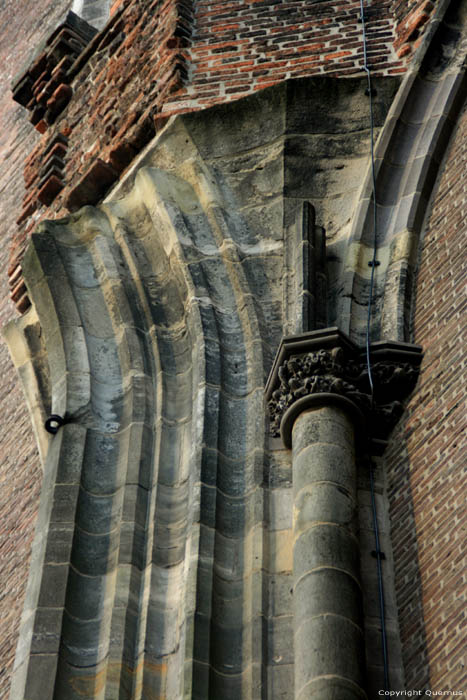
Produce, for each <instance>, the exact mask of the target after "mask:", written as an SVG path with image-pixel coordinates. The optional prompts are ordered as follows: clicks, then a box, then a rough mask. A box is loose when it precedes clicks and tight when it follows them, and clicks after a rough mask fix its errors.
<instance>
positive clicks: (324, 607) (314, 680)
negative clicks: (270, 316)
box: [266, 328, 421, 700]
mask: <svg viewBox="0 0 467 700" xmlns="http://www.w3.org/2000/svg"><path fill="white" fill-rule="evenodd" d="M420 361H421V349H420V348H419V347H418V346H414V345H409V344H407V343H395V342H389V341H384V342H378V343H373V345H372V346H371V371H372V379H373V392H371V390H370V382H369V380H368V366H367V359H366V350H365V349H364V348H359V347H358V346H356V345H355V344H354V343H353V342H352V341H351V340H350V339H349V338H348V337H347V336H345V335H344V334H343V333H341V332H340V331H339V329H337V328H326V329H324V330H320V331H310V332H308V333H303V334H302V335H297V336H292V337H288V338H284V339H283V340H282V342H281V344H280V347H279V350H278V352H277V356H276V360H275V362H274V366H273V368H272V371H271V375H270V377H269V380H268V383H267V386H266V398H267V401H268V407H269V414H270V418H271V431H272V434H273V435H279V434H280V435H281V437H282V440H283V442H284V444H285V446H286V447H288V448H291V449H292V478H293V495H294V513H293V530H294V532H293V534H294V540H293V541H294V544H293V547H294V551H293V576H294V592H293V593H294V658H295V694H294V697H295V700H309V699H312V700H363V699H365V698H367V695H366V693H365V686H366V678H365V667H364V637H363V619H362V616H363V613H362V607H363V606H362V591H361V587H360V583H359V579H360V564H359V544H358V539H357V536H358V532H357V530H358V512H357V501H356V490H357V474H356V450H357V449H358V450H360V451H361V452H368V453H378V454H381V452H382V450H383V449H384V445H385V444H386V440H387V437H388V435H389V432H390V430H391V429H392V427H393V426H394V424H395V422H396V421H397V420H398V418H399V417H400V415H401V412H402V404H401V403H400V401H401V399H403V398H404V397H405V396H407V395H408V394H409V393H410V391H411V389H412V388H413V386H414V385H415V382H416V380H417V376H418V367H419V365H420Z"/></svg>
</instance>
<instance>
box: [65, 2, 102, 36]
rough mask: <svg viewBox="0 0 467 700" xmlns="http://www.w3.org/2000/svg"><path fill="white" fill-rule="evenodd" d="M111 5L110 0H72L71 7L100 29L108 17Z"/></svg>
mask: <svg viewBox="0 0 467 700" xmlns="http://www.w3.org/2000/svg"><path fill="white" fill-rule="evenodd" d="M111 5H112V0H74V2H73V5H72V7H71V9H72V11H73V12H74V13H75V14H77V15H79V17H81V18H82V19H84V20H86V22H89V24H92V26H93V27H96V29H102V28H103V27H104V25H105V24H106V22H107V20H108V19H109V16H110V7H111Z"/></svg>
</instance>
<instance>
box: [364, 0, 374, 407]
mask: <svg viewBox="0 0 467 700" xmlns="http://www.w3.org/2000/svg"><path fill="white" fill-rule="evenodd" d="M360 13H361V19H362V28H363V70H364V71H365V73H366V75H367V79H368V89H367V90H368V97H369V100H370V143H371V176H372V180H373V259H372V261H371V263H370V265H371V276H370V290H369V295H368V313H367V322H366V364H367V371H368V382H369V384H370V394H371V400H372V401H373V392H374V386H373V375H372V372H371V361H370V325H371V307H372V305H373V290H374V285H375V268H376V250H377V205H376V173H375V150H374V131H375V126H374V114H373V89H372V85H371V73H370V69H369V67H368V56H367V44H366V26H365V12H364V9H363V0H360Z"/></svg>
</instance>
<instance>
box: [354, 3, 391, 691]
mask: <svg viewBox="0 0 467 700" xmlns="http://www.w3.org/2000/svg"><path fill="white" fill-rule="evenodd" d="M360 14H361V20H362V28H363V69H364V71H365V73H366V75H367V79H368V89H367V92H368V98H369V101H370V139H371V175H372V180H373V258H372V260H371V262H370V263H369V264H370V266H371V276H370V289H369V293H368V313H367V322H366V366H367V373H368V382H369V385H370V395H371V403H372V404H373V400H374V385H373V375H372V371H371V357H370V331H371V310H372V305H373V292H374V284H375V269H376V252H377V244H378V241H377V223H378V222H377V203H376V173H375V153H374V114H373V90H372V85H371V72H370V68H369V66H368V56H367V42H366V26H365V12H364V7H363V0H360ZM370 492H371V505H372V510H373V530H374V535H375V548H376V552H375V556H376V562H377V572H378V595H379V613H380V623H381V646H382V652H383V666H384V690H386V691H388V690H389V664H388V648H387V635H386V619H385V618H386V615H385V606H384V588H383V567H382V564H381V560H382V557H383V555H382V552H381V550H380V542H379V528H378V517H377V512H376V497H375V483H374V473H373V463H372V462H371V461H370Z"/></svg>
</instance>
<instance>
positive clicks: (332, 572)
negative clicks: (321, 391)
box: [292, 405, 366, 700]
mask: <svg viewBox="0 0 467 700" xmlns="http://www.w3.org/2000/svg"><path fill="white" fill-rule="evenodd" d="M292 455H293V457H292V459H293V493H294V514H293V515H294V517H293V527H294V553H293V574H294V592H293V596H294V618H295V619H294V647H295V698H296V700H308V698H313V699H316V700H318V699H320V700H330V699H331V698H336V699H337V698H338V700H347V699H348V700H357V698H358V700H361V699H362V698H366V694H365V692H364V690H363V686H364V640H363V628H362V601H361V596H362V594H361V589H360V584H359V545H358V539H357V502H356V463H355V447H354V426H353V421H352V418H351V417H350V416H349V413H348V412H347V411H346V410H345V409H343V408H342V407H339V406H334V405H330V406H326V405H323V406H322V407H319V408H314V409H310V410H305V411H304V412H303V413H300V414H299V415H298V417H297V418H296V419H295V421H294V424H293V429H292Z"/></svg>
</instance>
